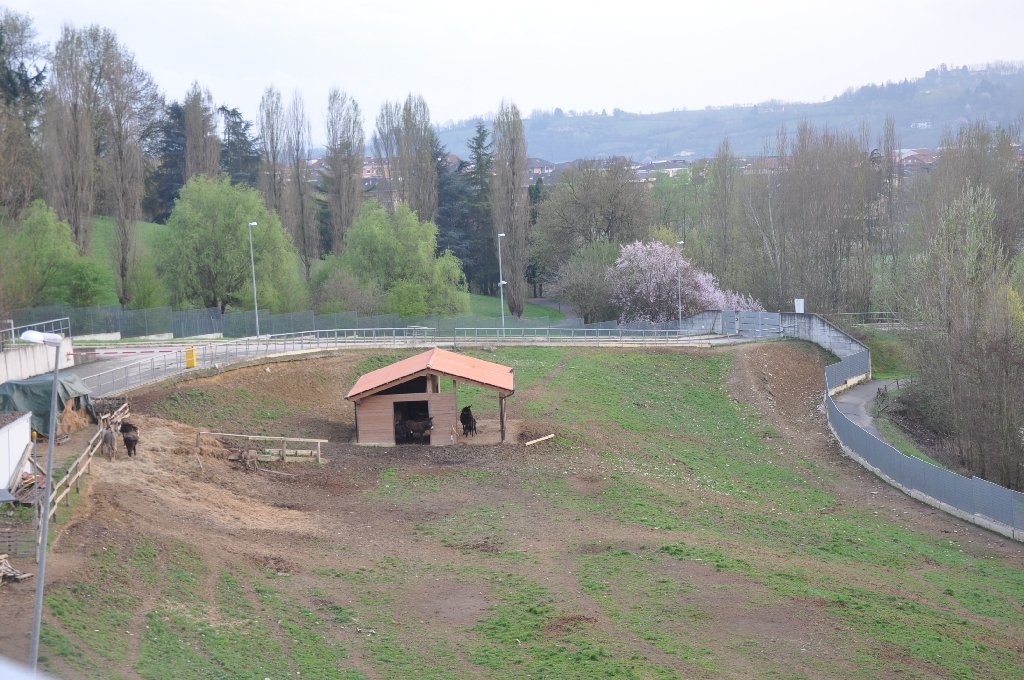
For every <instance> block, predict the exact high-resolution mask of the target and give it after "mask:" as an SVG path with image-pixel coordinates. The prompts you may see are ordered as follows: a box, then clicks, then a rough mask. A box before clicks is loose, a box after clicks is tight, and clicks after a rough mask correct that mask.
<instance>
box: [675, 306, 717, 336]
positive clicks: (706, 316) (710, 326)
mask: <svg viewBox="0 0 1024 680" xmlns="http://www.w3.org/2000/svg"><path fill="white" fill-rule="evenodd" d="M681 326H682V329H683V330H684V331H703V332H704V333H721V332H722V313H721V312H715V311H707V312H701V313H699V314H694V315H693V316H688V317H686V318H684V319H683V321H682V324H681Z"/></svg>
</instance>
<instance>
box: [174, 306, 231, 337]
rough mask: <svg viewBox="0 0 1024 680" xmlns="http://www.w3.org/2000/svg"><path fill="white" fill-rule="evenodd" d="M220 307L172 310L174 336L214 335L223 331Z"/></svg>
mask: <svg viewBox="0 0 1024 680" xmlns="http://www.w3.org/2000/svg"><path fill="white" fill-rule="evenodd" d="M221 316H222V315H221V312H220V307H210V308H209V309H185V310H182V311H180V312H174V317H173V320H172V324H171V325H172V331H173V333H174V337H176V338H194V337H196V336H200V335H216V334H217V333H223V332H224V324H223V321H222V320H221Z"/></svg>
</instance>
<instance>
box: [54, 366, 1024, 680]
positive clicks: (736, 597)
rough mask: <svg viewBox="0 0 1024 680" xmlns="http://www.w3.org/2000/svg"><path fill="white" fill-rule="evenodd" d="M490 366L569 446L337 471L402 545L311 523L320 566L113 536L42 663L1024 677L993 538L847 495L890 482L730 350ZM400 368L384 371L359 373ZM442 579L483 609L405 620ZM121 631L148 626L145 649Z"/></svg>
mask: <svg viewBox="0 0 1024 680" xmlns="http://www.w3.org/2000/svg"><path fill="white" fill-rule="evenodd" d="M479 356H481V357H483V358H486V359H488V360H490V361H497V362H500V363H504V364H508V365H511V366H514V367H515V369H516V376H517V394H516V397H515V398H514V399H515V407H514V408H515V409H516V415H515V417H518V418H522V419H524V420H526V421H530V422H536V423H543V427H545V428H551V430H553V431H555V432H557V435H558V436H557V437H556V439H555V440H554V443H553V444H552V445H549V446H548V447H547V448H545V449H541V450H537V449H530V450H529V451H530V452H534V453H532V454H529V455H527V454H523V453H522V451H523V450H522V449H520V450H519V452H517V453H515V454H514V455H513V456H510V457H509V459H508V461H507V462H505V463H500V464H499V463H495V464H494V465H492V466H491V467H487V468H483V467H479V466H476V465H475V464H474V463H473V462H472V459H469V460H467V461H464V462H461V463H458V464H453V465H448V466H443V467H434V468H433V469H430V468H427V467H424V466H423V465H425V464H423V465H421V463H420V462H418V461H413V460H410V461H409V462H408V463H406V462H403V461H402V460H401V459H393V460H394V461H395V462H393V463H391V464H389V465H388V466H387V468H386V469H384V470H383V471H381V472H379V473H374V474H373V475H364V474H360V473H340V472H335V473H332V474H339V475H342V476H344V475H346V474H352V475H353V476H352V477H351V481H346V484H357V485H358V487H357V488H352V489H351V490H346V491H342V492H341V493H344V494H354V497H358V504H353V505H352V506H350V507H351V509H352V510H353V511H355V512H357V513H361V514H354V515H349V514H345V515H344V517H345V518H350V517H354V518H355V519H346V520H344V521H345V522H348V523H349V524H345V525H344V526H349V525H352V526H362V525H369V524H371V523H372V524H374V525H378V524H385V523H393V522H396V521H398V520H400V521H401V522H402V524H401V525H394V526H396V527H397V526H402V527H407V528H406V529H402V530H401V531H400V530H399V529H397V528H396V529H394V530H393V532H392V533H390V534H388V535H389V536H394V537H395V538H396V540H390V539H386V540H378V542H376V543H370V542H367V541H361V542H358V541H357V539H356V533H355V530H354V529H353V530H351V531H349V530H347V529H346V530H344V531H343V530H342V528H341V527H342V526H343V525H341V524H337V522H339V521H340V520H339V519H338V518H337V517H334V516H332V515H330V514H329V513H317V514H315V515H312V514H311V517H315V524H313V525H311V526H316V531H317V534H316V535H317V536H319V535H320V534H321V533H323V534H325V535H329V536H330V537H331V538H325V539H324V541H323V542H321V540H320V538H317V539H316V541H315V543H310V542H309V541H308V540H307V541H306V542H305V543H301V544H299V543H297V544H296V547H295V550H296V551H302V552H303V555H306V556H309V559H311V560H313V561H314V563H315V566H314V567H312V568H311V569H309V570H308V572H306V573H299V574H282V573H280V572H279V570H278V569H270V568H258V567H255V566H252V565H251V564H248V563H245V562H244V560H241V558H240V557H239V556H237V555H234V554H231V555H220V556H217V553H216V552H215V549H214V545H213V544H214V543H215V540H213V539H212V538H211V541H210V544H209V545H204V546H202V549H200V547H198V546H194V545H188V544H185V543H176V542H174V541H173V540H171V539H168V538H166V537H162V538H145V537H143V538H138V537H136V538H134V539H132V540H133V541H134V542H133V543H131V544H122V545H121V546H120V547H118V546H117V545H115V544H114V543H110V544H109V545H108V546H107V548H106V549H104V550H99V549H97V550H95V551H94V552H93V553H92V555H91V557H88V558H87V559H86V560H85V562H87V563H88V565H87V568H86V567H83V568H82V569H80V570H79V573H80V574H82V575H81V576H78V577H74V576H73V577H71V578H69V579H68V580H66V581H65V582H64V583H61V584H56V585H54V586H53V587H52V588H53V589H52V591H51V594H50V595H48V597H47V603H48V619H49V623H48V625H47V627H46V628H45V629H44V630H45V636H44V642H45V644H44V653H45V654H46V655H47V657H48V658H52V659H54V660H59V663H60V667H61V668H66V669H71V670H70V671H65V674H66V675H68V676H69V677H85V678H94V677H95V678H108V677H126V676H127V675H128V674H127V673H120V672H119V671H117V669H118V668H119V667H120V666H123V665H124V664H130V666H131V671H132V674H137V675H138V676H140V677H143V678H147V679H153V680H160V679H163V678H168V679H169V678H196V679H199V678H283V677H284V676H285V675H288V676H290V677H293V678H294V677H312V678H340V679H343V680H344V679H348V680H353V679H355V678H369V677H373V678H410V677H416V678H422V679H424V680H427V679H431V678H464V677H473V678H551V679H561V678H581V679H582V678H588V679H589V678H598V677H602V678H603V677H622V678H644V679H648V678H649V679H655V678H688V677H744V678H746V677H750V678H810V677H858V678H876V677H896V678H898V677H906V678H1000V679H1002V678H1024V647H1022V643H1021V641H1022V640H1024V568H1022V564H1021V559H1020V558H1019V557H1007V556H1006V551H1003V552H998V551H996V550H994V549H989V548H987V547H986V546H985V544H986V543H988V542H992V535H990V534H987V533H986V532H984V531H983V530H977V531H975V530H974V529H972V530H971V536H970V537H968V536H963V535H954V534H953V533H950V532H940V531H939V530H938V529H936V528H934V527H933V528H929V525H927V524H924V523H921V522H918V521H917V520H918V519H919V518H920V517H919V516H924V515H925V514H926V513H929V512H931V509H930V508H926V507H925V506H921V505H919V504H916V502H914V501H910V500H908V501H906V502H905V503H904V502H903V501H899V502H900V503H902V504H903V505H905V506H906V507H908V508H911V509H912V511H913V512H914V513H916V514H915V515H914V516H913V517H912V518H910V519H908V517H907V516H906V515H905V514H902V513H900V514H897V513H894V512H892V511H891V510H890V509H888V508H887V507H883V506H873V507H872V506H870V505H869V504H868V501H862V500H860V498H859V496H858V495H857V494H853V495H854V497H853V498H851V497H850V496H851V494H850V486H851V485H859V486H858V488H859V489H862V490H863V491H862V492H859V493H862V494H863V496H865V497H867V498H869V499H870V498H871V496H870V495H869V494H868V493H867V491H866V489H875V488H878V487H877V486H872V485H873V484H874V482H873V481H872V480H871V479H870V477H869V475H868V474H867V473H866V472H851V471H850V468H849V467H848V466H846V465H840V461H839V459H838V456H839V454H838V452H836V451H834V450H831V451H830V452H829V450H827V449H824V448H822V449H820V450H818V451H817V452H816V453H812V452H809V451H805V450H803V449H801V448H798V447H797V446H795V445H793V444H791V443H789V441H788V440H787V439H786V436H785V435H784V434H781V433H780V432H778V431H776V429H775V428H774V427H773V426H772V425H770V424H769V423H768V422H767V421H766V420H765V419H764V417H763V416H762V415H761V414H760V412H759V411H757V410H756V409H755V408H753V407H751V406H749V405H746V404H744V403H741V402H739V401H737V400H735V399H733V398H732V397H731V395H730V392H729V388H728V387H727V381H728V380H729V378H730V375H731V374H732V373H731V372H732V370H733V364H734V357H733V355H732V354H731V353H729V352H719V353H701V354H687V353H683V352H671V351H662V352H649V353H645V352H640V351H615V350H588V349H584V350H580V349H578V348H551V349H548V348H510V349H498V350H496V351H494V352H481V353H479ZM392 358H394V357H393V356H391V355H388V356H382V357H381V358H380V359H374V358H373V357H372V356H370V355H367V358H366V359H365V360H364V361H362V362H361V363H360V364H358V366H357V368H356V369H354V370H355V372H354V373H353V375H352V377H353V378H354V376H355V374H356V373H359V372H362V371H365V370H371V369H372V368H376V367H378V366H379V365H381V364H383V363H387V361H388V360H390V359H392ZM274 370H275V371H279V370H285V369H284V368H283V367H282V368H275V369H274ZM225 376H230V374H225ZM209 389H213V388H209ZM217 389H222V390H225V391H227V390H231V389H233V388H232V387H231V386H230V385H223V386H220V387H217ZM461 390H462V388H461V387H460V403H461V397H462V394H463V393H462V391H461ZM467 395H469V393H468V392H467ZM187 396H188V398H189V399H191V400H192V401H191V402H189V404H183V403H178V404H176V405H175V406H174V408H179V409H183V410H182V412H181V414H180V415H181V416H182V417H183V418H184V419H185V420H186V421H189V416H188V413H192V412H193V411H196V412H198V411H202V412H203V413H204V414H205V415H204V417H205V418H207V419H209V418H214V419H215V418H217V417H220V416H218V415H217V413H218V411H217V410H216V408H213V406H214V405H215V404H220V401H219V399H220V398H219V397H218V396H217V395H216V394H212V393H210V392H203V393H200V392H192V393H189V394H188V395H187ZM469 396H471V397H474V398H475V397H479V398H483V396H484V395H482V394H477V395H469ZM492 396H493V395H492ZM204 400H205V401H204ZM193 402H195V403H193ZM204 404H205V405H204ZM279 406H280V408H281V409H285V408H287V409H291V410H292V412H294V411H295V407H293V406H291V405H288V404H284V403H282V404H280V405H279ZM476 408H477V407H476V406H475V405H474V410H476ZM188 409H192V411H188ZM481 410H482V409H481ZM186 411H188V413H186ZM169 415H173V414H169ZM223 417H224V418H235V417H236V416H235V415H231V414H225V415H223ZM189 422H191V421H189ZM204 422H205V421H204ZM211 425H213V426H216V425H217V423H216V422H214V423H211ZM792 425H793V426H794V427H803V426H801V425H798V424H796V423H795V422H794V423H792ZM810 427H811V428H812V429H813V428H815V427H817V426H815V425H811V426H810ZM546 431H547V430H546ZM350 460H352V459H350ZM346 464H347V465H351V464H352V463H351V462H349V463H346ZM190 474H191V473H190ZM208 474H212V473H208ZM346 479H347V478H346ZM861 480H867V481H861ZM584 482H586V483H584ZM153 483H157V482H153ZM188 483H189V484H192V483H193V482H191V481H190V482H188ZM282 484H283V482H282ZM302 484H304V482H303V483H302ZM299 486H301V485H299ZM299 486H297V487H296V488H295V490H294V491H288V494H289V498H290V495H291V494H292V493H299ZM281 488H282V489H284V488H291V487H290V486H289V487H284V486H282V487H281ZM326 488H329V489H331V490H334V489H336V488H342V487H341V486H337V487H335V486H329V487H326ZM303 493H307V492H303ZM305 498H310V497H309V496H305ZM308 502H311V501H308ZM889 502H890V504H891V503H893V501H889ZM424 507H426V508H428V509H429V512H428V513H424V511H423V508H424ZM93 512H96V510H93ZM908 512H910V511H909V510H908ZM96 521H109V520H102V515H100V516H98V518H97V520H96ZM948 525H949V526H950V527H951V526H952V522H949V524H948ZM336 527H337V528H336ZM86 530H87V526H83V527H82V528H81V529H80V531H82V532H83V535H84V532H85V531H86ZM133 531H135V532H136V533H138V532H145V531H146V529H145V524H144V523H143V522H142V520H139V523H138V525H137V526H135V528H134V529H133ZM133 535H134V534H133ZM335 535H336V536H335ZM358 535H359V536H368V537H371V538H372V537H373V534H371V533H370V532H369V526H367V527H366V530H362V529H360V530H359V532H358ZM332 538H333V541H332V540H331V539H332ZM398 538H401V539H402V541H403V542H404V543H401V544H400V542H399V541H398V540H397V539H398ZM969 539H973V541H972V540H969ZM1002 541H1003V539H1002V538H1001V537H999V538H997V539H996V540H995V542H1002ZM1006 542H1007V543H1009V541H1006ZM115 551H118V552H116V553H115ZM247 564H248V566H247ZM428 586H429V588H441V589H442V590H441V591H440V592H450V593H453V594H454V593H467V594H473V595H476V594H477V593H479V595H480V596H482V597H486V598H487V599H488V601H489V602H490V604H489V606H488V608H487V609H486V610H484V611H482V612H481V613H480V614H479V615H477V616H476V617H473V618H470V619H469V620H466V621H461V620H460V621H458V622H456V623H445V622H444V621H437V622H432V621H431V616H432V614H433V610H434V607H435V605H431V608H430V613H428V614H423V613H417V612H419V611H420V610H417V609H414V608H413V607H412V605H411V604H410V602H414V601H415V600H416V598H417V597H421V595H422V593H423V592H425V591H424V589H425V588H427V587H428ZM445 589H447V590H445ZM431 592H432V591H431ZM454 596H455V595H452V597H454ZM436 606H437V607H442V606H443V605H442V604H437V605H436ZM130 621H142V622H144V623H141V624H132V627H131V633H132V634H135V635H141V636H142V637H141V639H140V640H139V641H138V643H137V644H138V651H137V652H132V651H131V649H132V647H131V641H130V640H129V639H128V635H127V633H128V632H129V626H128V624H129V622H130ZM759 621H763V622H764V625H763V626H762V627H758V625H759V624H758V625H755V624H754V623H752V622H755V623H756V622H759ZM357 626H358V627H360V628H361V629H362V630H363V631H364V632H363V633H362V634H360V635H356V634H354V631H353V628H354V627H357ZM435 626H437V627H439V628H437V629H435ZM367 629H372V630H373V631H374V633H372V634H367V633H365V631H366V630H367ZM804 640H807V641H806V642H804ZM787 641H799V642H793V644H792V645H790V644H789V642H787ZM44 665H48V666H49V667H50V668H51V670H53V669H55V668H56V666H54V664H52V663H51V664H44ZM299 674H301V675H299Z"/></svg>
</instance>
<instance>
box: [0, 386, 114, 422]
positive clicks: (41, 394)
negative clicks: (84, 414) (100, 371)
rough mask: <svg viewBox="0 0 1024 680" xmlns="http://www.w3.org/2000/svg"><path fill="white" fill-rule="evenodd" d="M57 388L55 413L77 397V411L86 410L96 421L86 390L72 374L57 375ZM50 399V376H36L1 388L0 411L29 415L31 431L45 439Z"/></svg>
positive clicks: (51, 392)
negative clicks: (43, 436)
mask: <svg viewBox="0 0 1024 680" xmlns="http://www.w3.org/2000/svg"><path fill="white" fill-rule="evenodd" d="M58 380H59V382H58V388H57V397H58V399H57V413H60V412H61V411H63V410H64V404H65V403H66V402H67V401H68V400H69V399H72V398H74V397H79V398H80V399H79V403H78V404H77V406H78V407H79V408H85V409H86V410H87V411H88V412H89V415H91V416H92V417H93V420H95V419H96V411H95V410H93V407H92V401H91V400H90V399H89V388H88V387H86V386H85V383H83V382H82V379H81V378H79V377H78V376H77V375H75V374H74V373H60V374H59V376H58ZM52 395H53V374H52V373H46V374H44V375H37V376H36V377H34V378H29V379H28V380H8V381H7V382H5V383H3V384H0V411H32V429H33V430H35V431H36V432H39V433H42V434H43V435H45V434H46V433H47V432H49V431H50V397H51V396H52Z"/></svg>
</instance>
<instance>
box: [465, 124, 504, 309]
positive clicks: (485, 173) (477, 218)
mask: <svg viewBox="0 0 1024 680" xmlns="http://www.w3.org/2000/svg"><path fill="white" fill-rule="evenodd" d="M489 137H490V133H489V132H488V131H487V126H486V125H484V123H483V121H480V122H478V123H477V124H476V132H475V133H474V134H473V137H472V138H471V139H470V140H469V142H468V144H467V145H468V146H469V165H468V166H467V167H466V169H465V171H464V172H463V176H464V178H465V182H466V184H467V189H468V194H469V196H468V203H467V206H466V208H467V212H468V220H469V229H468V236H469V239H470V241H471V243H472V246H471V250H472V253H473V257H472V258H471V259H472V260H473V266H470V265H468V264H467V265H466V277H467V278H468V279H469V284H470V287H471V288H472V289H473V290H475V291H476V292H479V293H493V292H495V291H496V290H497V285H498V258H497V255H496V253H497V249H496V248H495V247H494V229H493V228H492V224H493V222H492V220H491V176H492V174H493V170H494V154H493V152H492V150H491V141H490V140H489V139H488V138H489ZM463 261H464V262H465V260H463Z"/></svg>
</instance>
